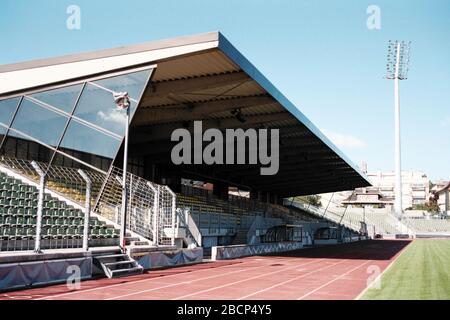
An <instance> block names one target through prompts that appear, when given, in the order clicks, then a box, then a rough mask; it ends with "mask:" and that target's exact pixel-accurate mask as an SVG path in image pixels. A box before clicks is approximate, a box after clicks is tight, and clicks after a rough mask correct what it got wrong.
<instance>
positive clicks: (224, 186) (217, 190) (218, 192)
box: [213, 181, 228, 201]
mask: <svg viewBox="0 0 450 320" xmlns="http://www.w3.org/2000/svg"><path fill="white" fill-rule="evenodd" d="M213 194H214V195H215V196H216V197H218V198H219V199H222V200H225V201H227V200H228V183H226V182H222V181H216V182H214V186H213Z"/></svg>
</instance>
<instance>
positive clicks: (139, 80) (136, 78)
mask: <svg viewBox="0 0 450 320" xmlns="http://www.w3.org/2000/svg"><path fill="white" fill-rule="evenodd" d="M151 71H152V70H151V69H150V70H143V71H138V72H133V73H129V74H125V75H121V76H118V77H112V78H107V79H102V80H97V81H93V83H95V84H98V85H99V86H102V87H105V88H106V89H109V90H112V91H114V92H124V91H126V92H128V94H129V96H130V97H131V98H133V99H135V100H139V98H140V97H141V94H142V90H144V86H145V84H146V82H147V80H148V78H149V76H150V73H151Z"/></svg>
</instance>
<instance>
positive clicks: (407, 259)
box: [361, 240, 450, 300]
mask: <svg viewBox="0 0 450 320" xmlns="http://www.w3.org/2000/svg"><path fill="white" fill-rule="evenodd" d="M361 299H363V300H379V299H382V300H386V299H391V300H426V299H433V300H449V299H450V240H415V241H414V242H413V243H411V244H410V245H409V246H408V247H407V248H406V250H405V251H404V252H403V253H402V254H401V255H400V257H398V258H397V260H396V261H395V262H394V264H393V265H392V266H391V267H390V268H389V269H388V270H387V271H386V272H385V273H384V274H383V275H382V277H381V288H379V289H376V288H371V289H369V290H368V291H367V292H366V293H365V294H364V295H363V297H362V298H361Z"/></svg>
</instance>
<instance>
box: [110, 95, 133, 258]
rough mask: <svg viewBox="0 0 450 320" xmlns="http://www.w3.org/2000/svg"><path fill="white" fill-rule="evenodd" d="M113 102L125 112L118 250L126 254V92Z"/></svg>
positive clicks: (116, 96) (127, 123)
mask: <svg viewBox="0 0 450 320" xmlns="http://www.w3.org/2000/svg"><path fill="white" fill-rule="evenodd" d="M113 96H114V101H115V102H116V105H117V107H118V108H119V109H121V110H123V109H125V111H126V117H125V140H124V146H123V172H122V207H121V217H122V220H121V225H120V240H119V241H120V248H121V250H122V252H123V253H126V251H127V247H126V233H127V207H128V203H127V202H128V187H127V164H128V131H129V127H130V98H129V97H128V93H127V92H118V93H114V94H113Z"/></svg>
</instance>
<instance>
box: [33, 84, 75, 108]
mask: <svg viewBox="0 0 450 320" xmlns="http://www.w3.org/2000/svg"><path fill="white" fill-rule="evenodd" d="M82 87H83V85H82V84H77V85H74V86H68V87H63V88H59V89H54V90H48V91H43V92H38V93H34V94H32V95H30V96H31V97H33V98H35V99H38V100H40V101H42V102H45V103H47V104H49V105H51V106H53V107H55V108H57V109H60V110H63V111H65V112H67V113H71V112H72V110H73V107H74V106H75V102H76V100H77V98H78V96H79V94H80V91H81V88H82Z"/></svg>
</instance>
